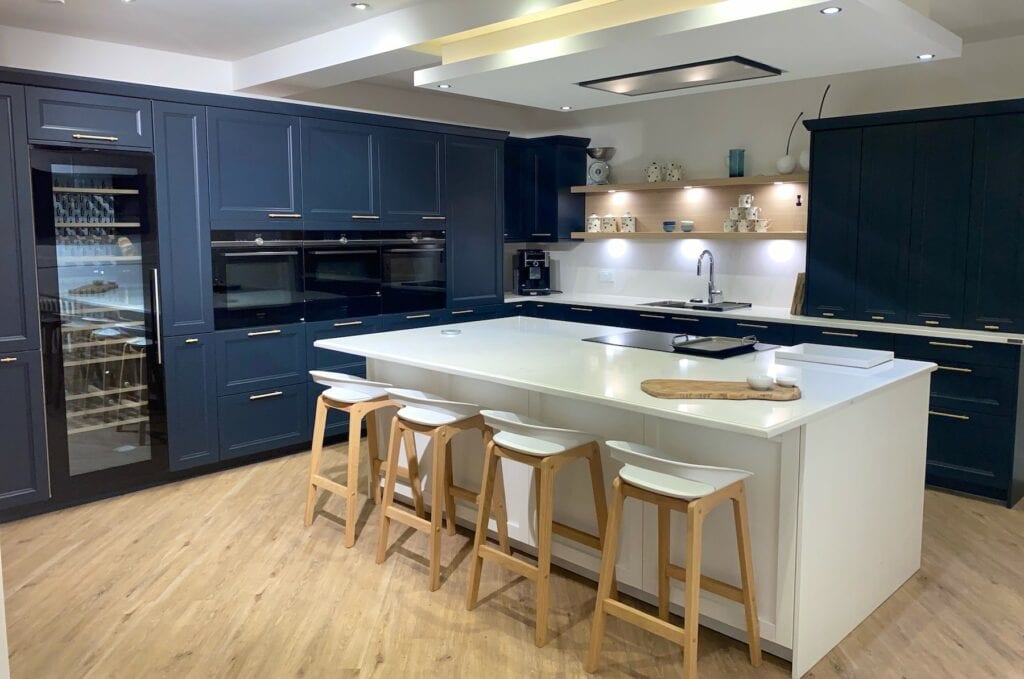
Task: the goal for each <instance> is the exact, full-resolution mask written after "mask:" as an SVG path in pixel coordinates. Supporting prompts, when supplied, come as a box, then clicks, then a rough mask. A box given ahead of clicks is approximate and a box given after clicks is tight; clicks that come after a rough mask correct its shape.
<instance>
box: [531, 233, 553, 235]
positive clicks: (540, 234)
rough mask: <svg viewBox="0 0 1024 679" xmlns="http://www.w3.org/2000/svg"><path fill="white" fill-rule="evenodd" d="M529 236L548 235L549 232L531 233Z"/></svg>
mask: <svg viewBox="0 0 1024 679" xmlns="http://www.w3.org/2000/svg"><path fill="white" fill-rule="evenodd" d="M530 235H531V236H550V235H551V234H550V233H531V234H530Z"/></svg>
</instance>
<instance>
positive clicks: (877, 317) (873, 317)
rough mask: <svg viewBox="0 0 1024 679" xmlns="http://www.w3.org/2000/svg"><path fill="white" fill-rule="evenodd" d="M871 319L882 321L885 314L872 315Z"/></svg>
mask: <svg viewBox="0 0 1024 679" xmlns="http://www.w3.org/2000/svg"><path fill="white" fill-rule="evenodd" d="M871 320H873V321H884V320H885V316H872V317H871Z"/></svg>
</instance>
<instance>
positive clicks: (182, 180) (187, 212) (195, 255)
mask: <svg viewBox="0 0 1024 679" xmlns="http://www.w3.org/2000/svg"><path fill="white" fill-rule="evenodd" d="M153 116H154V120H155V134H154V153H155V157H156V194H157V201H156V207H157V219H158V223H159V226H160V228H159V229H158V230H157V232H158V234H159V238H160V272H159V273H160V278H161V283H162V285H161V286H160V311H161V321H160V322H161V325H160V329H161V331H162V332H163V334H164V335H166V336H168V337H175V336H178V335H185V334H194V333H205V332H213V282H212V277H213V274H212V272H211V266H212V265H211V260H210V193H209V178H208V171H207V147H206V110H205V108H203V107H202V106H191V105H188V104H168V103H165V102H160V101H158V102H155V103H154V104H153Z"/></svg>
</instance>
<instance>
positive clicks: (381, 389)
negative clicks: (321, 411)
mask: <svg viewBox="0 0 1024 679" xmlns="http://www.w3.org/2000/svg"><path fill="white" fill-rule="evenodd" d="M309 376H310V377H312V378H313V381H314V382H316V383H317V384H320V385H323V386H325V387H330V388H329V389H328V390H327V391H325V392H324V394H323V395H324V398H326V399H328V400H330V401H334V402H335V403H362V402H364V401H369V400H371V399H375V398H381V397H382V396H387V391H385V389H386V388H387V387H390V386H391V385H390V384H387V383H385V382H371V381H370V380H367V379H364V378H362V377H359V376H357V375H346V374H345V373H336V372H330V371H328V370H310V371H309Z"/></svg>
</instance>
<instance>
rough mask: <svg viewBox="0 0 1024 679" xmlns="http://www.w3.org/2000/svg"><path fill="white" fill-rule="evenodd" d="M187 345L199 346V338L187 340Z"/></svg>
mask: <svg viewBox="0 0 1024 679" xmlns="http://www.w3.org/2000/svg"><path fill="white" fill-rule="evenodd" d="M185 344H199V338H198V337H189V338H188V339H187V340H185Z"/></svg>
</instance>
